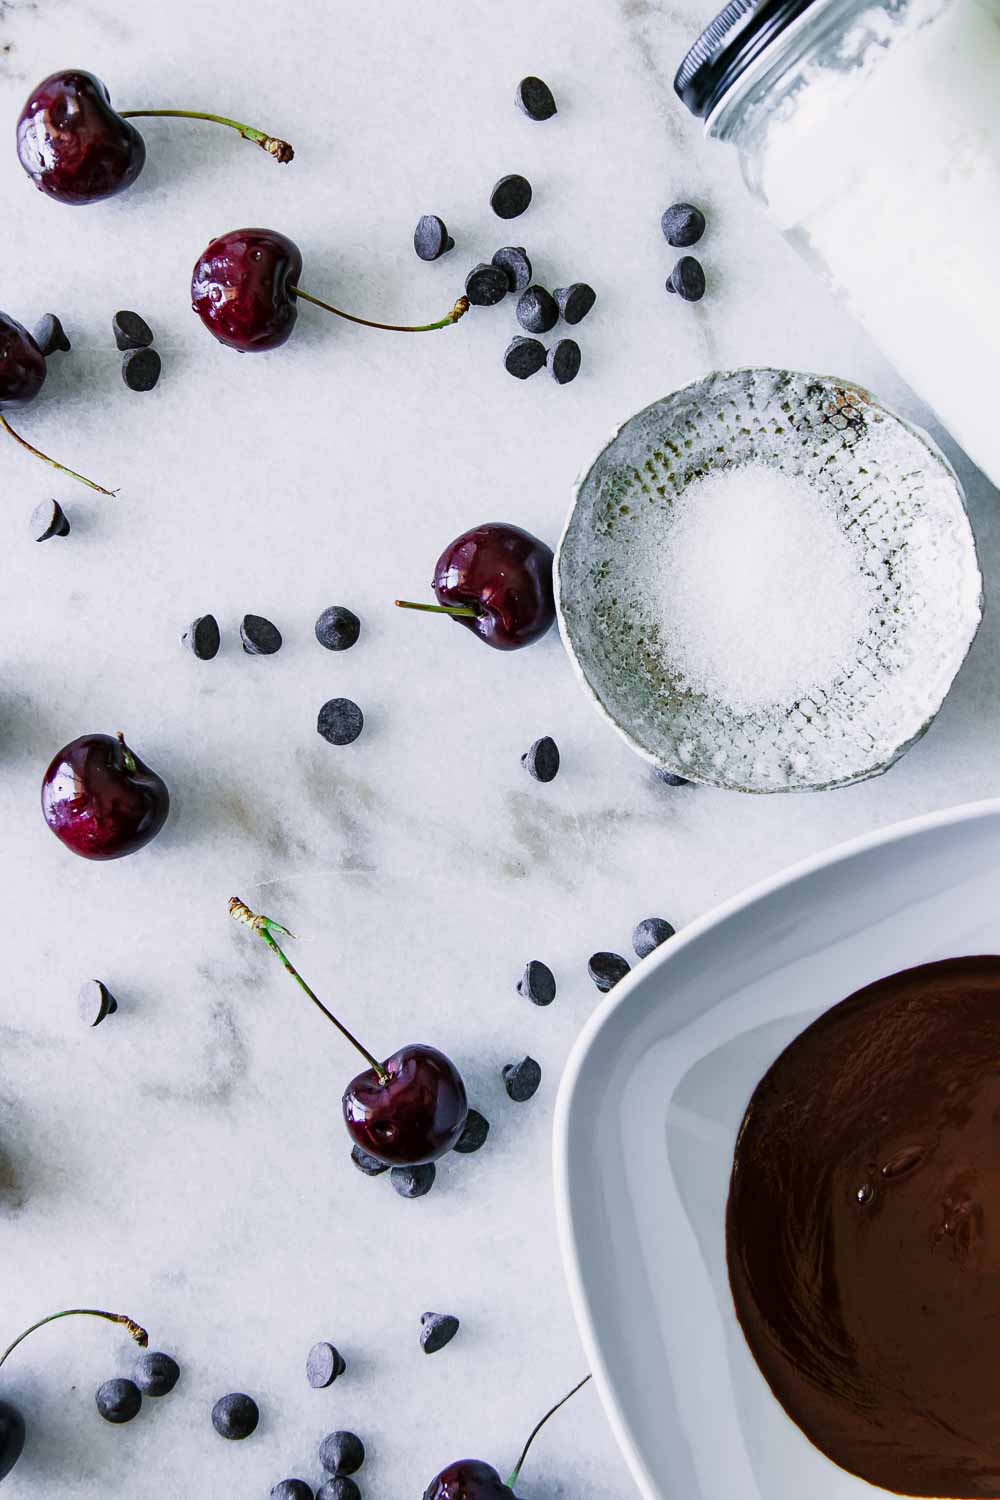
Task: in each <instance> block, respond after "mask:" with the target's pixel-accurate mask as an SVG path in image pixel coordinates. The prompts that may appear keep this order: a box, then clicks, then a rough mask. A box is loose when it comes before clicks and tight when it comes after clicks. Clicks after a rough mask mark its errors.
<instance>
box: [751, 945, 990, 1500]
mask: <svg viewBox="0 0 1000 1500" xmlns="http://www.w3.org/2000/svg"><path fill="white" fill-rule="evenodd" d="M726 1243H727V1252H728V1257H729V1278H730V1284H731V1286H732V1291H733V1298H734V1301H735V1303H736V1311H737V1314H738V1316H739V1320H740V1323H741V1325H742V1327H743V1332H744V1334H745V1335H746V1339H747V1342H748V1344H749V1345H750V1348H751V1350H752V1351H753V1355H754V1358H755V1359H756V1361H757V1363H758V1365H759V1366H760V1369H761V1371H762V1372H763V1374H764V1376H765V1378H766V1379H767V1382H768V1384H769V1385H770V1387H771V1389H772V1391H773V1392H774V1394H775V1396H776V1397H777V1398H778V1400H779V1401H780V1402H781V1404H782V1406H783V1407H784V1408H785V1410H786V1412H787V1413H788V1415H789V1416H790V1417H791V1418H792V1420H793V1421H794V1422H796V1423H797V1424H798V1426H799V1427H800V1428H801V1429H802V1431H803V1432H804V1433H805V1434H806V1436H807V1437H808V1438H810V1439H811V1440H812V1442H814V1443H815V1444H816V1446H817V1447H818V1448H820V1449H822V1451H823V1452H824V1453H825V1454H827V1455H828V1457H830V1458H831V1459H833V1461H834V1462H835V1463H837V1464H839V1465H840V1466H841V1468H844V1469H847V1470H849V1471H850V1472H851V1473H853V1474H858V1475H860V1476H861V1477H862V1478H863V1479H866V1480H868V1481H869V1482H870V1483H872V1484H876V1485H881V1486H882V1487H883V1488H885V1489H888V1490H895V1491H897V1492H899V1493H900V1494H905V1495H928V1496H947V1497H949V1500H965V1497H967V1496H970V1497H971V1496H975V1497H979V1500H997V1497H998V1496H1000V958H995V957H987V958H956V959H948V960H946V961H945V962H943V963H936V964H924V965H922V966H921V967H920V968H916V969H907V970H905V971H904V972H903V973H901V974H894V975H892V976H891V977H890V978H888V979H881V980H879V981H878V983H877V984H871V985H868V986H867V987H866V988H865V989H863V990H859V991H858V992H857V994H855V995H852V996H850V998H849V999H847V1000H844V1001H843V1002H842V1003H841V1004H840V1005H836V1006H834V1007H833V1009H832V1010H829V1011H827V1012H826V1013H825V1014H824V1015H822V1016H821V1017H820V1018H819V1020H818V1021H816V1022H815V1023H814V1024H813V1025H812V1026H810V1027H808V1029H807V1030H806V1031H804V1032H803V1033H802V1034H801V1036H799V1037H797V1038H796V1040H795V1041H794V1042H792V1043H791V1045H790V1046H789V1047H787V1048H786V1049H785V1051H784V1052H783V1053H782V1054H781V1056H780V1057H779V1058H778V1060H777V1061H776V1062H775V1063H774V1065H773V1067H772V1068H771V1069H770V1070H769V1071H768V1072H767V1073H766V1074H765V1076H764V1078H763V1079H762V1080H761V1082H760V1083H759V1084H758V1086H757V1088H756V1090H755V1092H754V1095H753V1098H752V1099H751V1101H750V1105H749V1108H748V1109H747V1113H746V1116H745V1118H744V1121H743V1125H742V1127H741V1130H740V1134H739V1139H738V1140H737V1144H736V1153H735V1157H734V1161H733V1175H732V1182H731V1184H730V1192H729V1208H728V1213H727V1220H726Z"/></svg>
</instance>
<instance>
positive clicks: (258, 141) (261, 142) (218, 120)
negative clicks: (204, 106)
mask: <svg viewBox="0 0 1000 1500" xmlns="http://www.w3.org/2000/svg"><path fill="white" fill-rule="evenodd" d="M117 113H118V114H119V115H120V116H121V118H122V119H123V120H148V119H154V118H169V119H176V120H208V121H209V123H210V124H212V125H228V127H229V129H230V130H235V131H236V132H237V134H238V135H241V136H242V137H243V139H244V140H245V141H252V142H253V144H254V145H255V146H259V147H260V148H261V150H262V151H266V152H267V154H268V156H273V157H274V159H275V161H280V162H289V161H291V160H292V158H293V157H294V155H295V152H294V151H293V150H292V148H291V146H290V145H289V144H288V142H287V141H282V140H280V139H279V138H278V137H277V136H275V135H268V133H267V131H266V130H258V129H257V128H256V126H254V125H244V124H243V122H242V120H231V119H230V118H229V116H228V115H213V114H207V113H206V112H205V111H203V110H200V109H120V110H118V112H117Z"/></svg>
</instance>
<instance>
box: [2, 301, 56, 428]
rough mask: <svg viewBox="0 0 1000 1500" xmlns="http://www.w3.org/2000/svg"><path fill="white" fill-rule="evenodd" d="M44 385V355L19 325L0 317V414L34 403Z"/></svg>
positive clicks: (4, 315)
mask: <svg viewBox="0 0 1000 1500" xmlns="http://www.w3.org/2000/svg"><path fill="white" fill-rule="evenodd" d="M44 384H45V355H44V354H43V353H42V351H41V349H39V347H38V345H37V344H36V343H35V341H34V339H33V338H32V337H31V334H30V333H29V332H28V330H27V329H26V328H22V327H21V325H20V323H16V322H15V321H14V319H13V318H9V317H8V316H7V314H6V313H0V411H2V410H5V409H6V408H7V407H11V406H24V405H25V403H26V402H28V401H34V399H35V397H36V396H37V395H38V392H39V391H40V390H41V388H42V386H43V385H44Z"/></svg>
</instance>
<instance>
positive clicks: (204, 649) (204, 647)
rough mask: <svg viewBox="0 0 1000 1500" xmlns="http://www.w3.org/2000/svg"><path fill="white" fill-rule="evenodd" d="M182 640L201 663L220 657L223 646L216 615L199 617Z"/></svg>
mask: <svg viewBox="0 0 1000 1500" xmlns="http://www.w3.org/2000/svg"><path fill="white" fill-rule="evenodd" d="M181 640H182V641H183V643H184V645H185V646H186V647H187V648H188V650H189V651H193V652H194V654H195V656H196V657H197V658H198V660H199V661H211V660H212V657H213V656H218V654H219V646H220V645H221V644H222V634H221V632H220V630H219V622H218V620H217V619H216V618H215V616H214V615H199V616H198V618H197V620H192V621H191V624H190V625H189V626H188V628H187V630H185V632H184V634H183V635H182V636H181Z"/></svg>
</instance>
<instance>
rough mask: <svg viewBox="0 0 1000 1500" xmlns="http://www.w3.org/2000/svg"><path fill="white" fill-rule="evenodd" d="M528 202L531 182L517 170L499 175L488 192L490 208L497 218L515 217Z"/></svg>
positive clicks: (522, 210)
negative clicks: (497, 180)
mask: <svg viewBox="0 0 1000 1500" xmlns="http://www.w3.org/2000/svg"><path fill="white" fill-rule="evenodd" d="M530 202H531V183H530V182H529V181H528V179H527V177H522V176H520V174H519V173H517V172H511V173H510V174H509V176H507V177H501V178H500V181H499V182H498V183H496V184H495V185H494V188H493V191H492V193H491V194H490V208H492V210H493V212H494V213H495V214H496V216H497V218H498V219H516V218H517V217H518V215H519V214H523V213H524V210H525V209H526V208H527V206H528V204H529V203H530Z"/></svg>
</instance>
